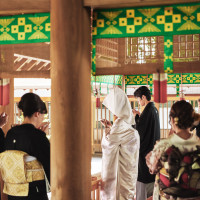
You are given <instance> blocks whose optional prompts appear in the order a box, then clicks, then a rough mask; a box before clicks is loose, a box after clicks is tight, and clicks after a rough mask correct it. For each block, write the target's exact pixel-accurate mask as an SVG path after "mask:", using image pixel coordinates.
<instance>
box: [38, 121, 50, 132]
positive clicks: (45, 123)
mask: <svg viewBox="0 0 200 200" xmlns="http://www.w3.org/2000/svg"><path fill="white" fill-rule="evenodd" d="M49 124H50V123H49V122H42V124H41V125H40V127H39V129H40V130H42V131H44V132H45V133H47V130H48V128H49Z"/></svg>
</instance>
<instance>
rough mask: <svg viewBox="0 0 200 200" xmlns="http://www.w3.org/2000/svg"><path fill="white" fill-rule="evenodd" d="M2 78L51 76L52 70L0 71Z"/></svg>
mask: <svg viewBox="0 0 200 200" xmlns="http://www.w3.org/2000/svg"><path fill="white" fill-rule="evenodd" d="M0 77H1V78H50V71H18V72H16V71H14V72H0Z"/></svg>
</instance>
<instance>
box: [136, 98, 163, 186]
mask: <svg viewBox="0 0 200 200" xmlns="http://www.w3.org/2000/svg"><path fill="white" fill-rule="evenodd" d="M135 121H136V129H137V130H138V133H139V135H140V154H139V165H138V181H139V182H142V183H151V182H154V181H155V175H152V174H150V173H149V168H148V167H147V165H146V159H145V157H146V155H147V154H148V153H149V152H150V151H152V149H153V147H154V144H155V143H156V141H157V140H159V139H160V120H159V114H158V110H157V109H156V107H155V105H154V103H153V102H149V103H148V104H147V105H146V107H145V108H144V110H143V112H142V113H141V115H140V117H139V115H136V117H135Z"/></svg>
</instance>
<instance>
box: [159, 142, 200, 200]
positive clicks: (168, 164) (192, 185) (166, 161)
mask: <svg viewBox="0 0 200 200" xmlns="http://www.w3.org/2000/svg"><path fill="white" fill-rule="evenodd" d="M199 154H200V146H197V150H196V151H193V152H188V153H186V154H181V152H180V150H179V149H178V148H177V147H175V146H173V145H172V146H171V147H169V148H168V149H167V150H166V151H165V152H164V153H163V154H162V156H161V158H160V160H161V163H162V166H163V168H162V169H161V170H160V171H159V186H160V189H161V190H162V191H163V192H164V193H165V194H168V195H172V196H175V197H182V198H185V197H188V198H190V197H197V196H200V165H199V164H200V156H199Z"/></svg>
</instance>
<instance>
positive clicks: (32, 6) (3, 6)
mask: <svg viewBox="0 0 200 200" xmlns="http://www.w3.org/2000/svg"><path fill="white" fill-rule="evenodd" d="M188 2H190V3H191V2H199V0H167V1H166V0H83V4H84V6H88V7H93V8H117V7H133V6H150V5H169V4H177V3H188ZM39 12H50V0H1V1H0V15H13V14H23V13H39Z"/></svg>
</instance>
